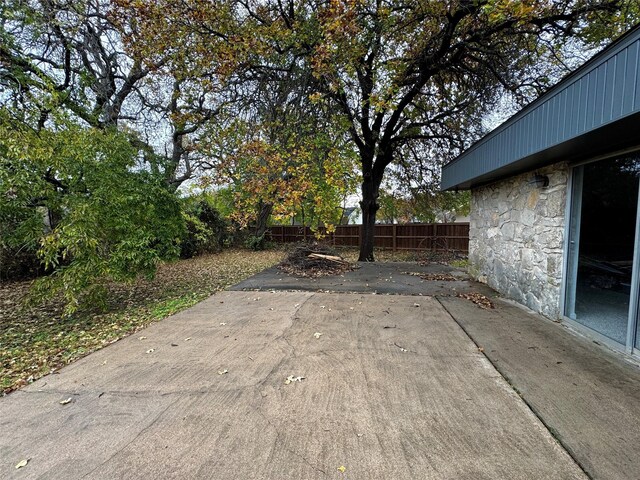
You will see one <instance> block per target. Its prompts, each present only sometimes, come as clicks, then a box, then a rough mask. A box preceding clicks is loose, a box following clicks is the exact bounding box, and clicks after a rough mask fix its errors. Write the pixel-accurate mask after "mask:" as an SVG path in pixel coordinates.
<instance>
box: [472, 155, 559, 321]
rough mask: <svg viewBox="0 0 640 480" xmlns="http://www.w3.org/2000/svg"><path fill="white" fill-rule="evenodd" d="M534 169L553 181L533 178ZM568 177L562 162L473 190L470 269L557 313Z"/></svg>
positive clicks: (509, 294)
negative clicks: (542, 183)
mask: <svg viewBox="0 0 640 480" xmlns="http://www.w3.org/2000/svg"><path fill="white" fill-rule="evenodd" d="M535 173H539V174H543V175H547V176H548V177H549V186H548V187H544V188H539V187H536V186H535V185H534V184H530V183H529V182H530V181H531V179H532V177H533V175H534V174H535ZM568 178H569V168H568V166H567V164H566V163H558V164H554V165H551V166H549V167H545V168H542V169H538V170H536V171H534V172H528V173H525V174H522V175H518V176H515V177H511V178H508V179H505V180H501V181H498V182H495V183H492V184H490V185H486V186H483V187H479V188H475V189H472V191H471V219H470V224H471V226H470V232H469V236H470V242H469V263H470V269H469V270H470V273H471V275H472V276H473V277H475V278H476V279H477V280H479V281H481V282H485V283H487V284H488V285H489V286H491V287H492V288H494V289H495V290H497V291H498V292H500V293H501V294H503V295H505V296H506V297H508V298H511V299H513V300H516V301H518V302H520V303H522V304H524V305H526V306H528V307H529V308H531V309H532V310H535V311H536V312H539V313H541V314H543V315H545V316H547V317H549V318H553V319H555V318H558V317H559V316H560V313H561V312H560V294H561V292H560V290H561V283H562V266H563V248H564V243H563V242H564V231H565V205H566V196H567V181H568Z"/></svg>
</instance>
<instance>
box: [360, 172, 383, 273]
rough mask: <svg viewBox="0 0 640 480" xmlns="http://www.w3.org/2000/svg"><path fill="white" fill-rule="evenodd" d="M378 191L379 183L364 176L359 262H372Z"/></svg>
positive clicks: (370, 176) (371, 177)
mask: <svg viewBox="0 0 640 480" xmlns="http://www.w3.org/2000/svg"><path fill="white" fill-rule="evenodd" d="M379 190H380V182H378V181H376V180H375V179H374V178H373V176H372V175H371V173H369V175H365V176H364V180H363V182H362V200H361V201H360V208H361V209H362V234H361V235H360V256H359V257H358V261H359V262H373V261H375V258H374V256H373V245H374V240H375V236H374V228H375V224H376V213H377V212H378V209H379V208H380V205H379V204H378V196H379Z"/></svg>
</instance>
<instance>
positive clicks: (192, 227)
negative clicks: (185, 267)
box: [180, 196, 230, 258]
mask: <svg viewBox="0 0 640 480" xmlns="http://www.w3.org/2000/svg"><path fill="white" fill-rule="evenodd" d="M183 217H184V220H185V224H186V227H187V228H186V234H185V235H184V237H183V238H182V242H181V244H180V257H182V258H192V257H195V256H196V255H201V254H203V253H215V252H219V251H220V250H222V249H223V248H224V247H225V246H226V245H227V244H228V242H229V241H230V235H229V224H228V222H227V221H226V220H225V219H224V217H223V216H222V215H221V214H220V213H219V212H218V211H217V210H216V209H215V208H214V207H213V206H212V205H211V203H210V202H209V199H208V198H207V197H206V196H199V197H190V198H188V199H186V200H185V205H184V212H183Z"/></svg>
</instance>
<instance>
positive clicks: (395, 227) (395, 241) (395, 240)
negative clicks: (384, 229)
mask: <svg viewBox="0 0 640 480" xmlns="http://www.w3.org/2000/svg"><path fill="white" fill-rule="evenodd" d="M397 249H398V224H396V223H394V224H393V251H394V252H395V251H396V250H397Z"/></svg>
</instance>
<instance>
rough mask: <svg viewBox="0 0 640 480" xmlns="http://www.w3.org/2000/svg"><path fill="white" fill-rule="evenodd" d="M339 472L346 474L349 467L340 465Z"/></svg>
mask: <svg viewBox="0 0 640 480" xmlns="http://www.w3.org/2000/svg"><path fill="white" fill-rule="evenodd" d="M338 471H339V472H340V473H344V472H346V471H347V467H345V466H344V465H340V466H339V467H338Z"/></svg>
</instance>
